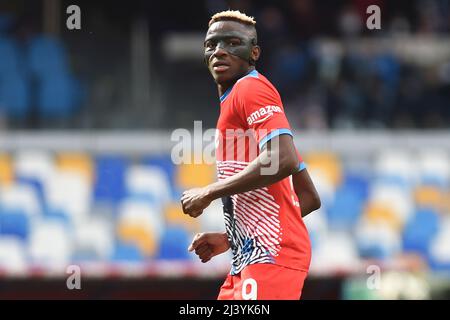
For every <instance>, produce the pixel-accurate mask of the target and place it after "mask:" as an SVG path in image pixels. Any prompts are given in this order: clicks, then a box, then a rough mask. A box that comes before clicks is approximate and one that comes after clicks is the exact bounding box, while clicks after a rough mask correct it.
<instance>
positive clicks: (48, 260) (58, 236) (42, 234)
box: [29, 219, 73, 272]
mask: <svg viewBox="0 0 450 320" xmlns="http://www.w3.org/2000/svg"><path fill="white" fill-rule="evenodd" d="M69 231H70V230H68V229H67V228H66V227H65V226H64V224H62V223H60V222H58V221H56V220H45V219H41V220H40V221H38V222H36V224H35V225H34V226H33V228H32V230H31V234H30V239H29V254H30V258H31V262H32V263H33V264H34V265H37V266H41V267H44V268H48V269H50V270H52V269H55V270H57V271H58V272H61V269H60V268H66V266H67V265H68V264H69V263H70V262H71V257H72V250H73V241H72V240H73V239H72V237H73V234H72V233H71V232H69ZM62 270H65V269H62Z"/></svg>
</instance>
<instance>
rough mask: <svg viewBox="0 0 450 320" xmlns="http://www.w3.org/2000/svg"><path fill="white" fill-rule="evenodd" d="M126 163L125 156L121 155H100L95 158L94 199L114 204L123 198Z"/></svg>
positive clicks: (124, 193)
mask: <svg viewBox="0 0 450 320" xmlns="http://www.w3.org/2000/svg"><path fill="white" fill-rule="evenodd" d="M127 165H128V163H127V160H126V158H125V157H122V156H115V155H102V156H99V157H98V158H97V159H96V169H95V174H96V177H95V185H94V199H95V201H99V202H108V203H112V204H116V203H118V202H120V200H121V199H123V198H124V196H125V195H126V190H125V170H126V169H127Z"/></svg>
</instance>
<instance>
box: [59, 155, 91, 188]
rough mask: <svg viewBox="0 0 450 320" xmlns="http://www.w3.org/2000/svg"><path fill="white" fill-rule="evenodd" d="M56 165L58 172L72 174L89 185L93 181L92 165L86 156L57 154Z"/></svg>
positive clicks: (88, 156)
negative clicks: (80, 177)
mask: <svg viewBox="0 0 450 320" xmlns="http://www.w3.org/2000/svg"><path fill="white" fill-rule="evenodd" d="M56 165H57V168H58V169H59V170H60V171H64V172H66V171H68V172H74V173H77V174H79V175H81V176H82V177H84V178H85V179H86V181H88V182H89V183H90V184H92V183H93V180H94V164H93V161H92V159H91V157H90V155H88V154H84V153H59V154H57V156H56Z"/></svg>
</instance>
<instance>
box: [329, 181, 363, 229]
mask: <svg viewBox="0 0 450 320" xmlns="http://www.w3.org/2000/svg"><path fill="white" fill-rule="evenodd" d="M363 202H364V198H363V197H362V196H361V194H359V193H358V192H357V191H355V189H354V188H353V187H349V186H344V187H341V188H339V189H338V190H337V191H336V196H335V198H334V202H333V203H332V205H331V206H330V207H329V208H328V210H327V217H328V223H329V225H330V227H331V228H333V229H341V230H342V229H344V230H348V229H350V228H352V227H353V226H354V225H355V223H356V222H357V221H358V219H359V217H360V215H361V213H362V206H363Z"/></svg>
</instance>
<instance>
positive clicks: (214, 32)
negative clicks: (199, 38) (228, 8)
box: [204, 21, 254, 84]
mask: <svg viewBox="0 0 450 320" xmlns="http://www.w3.org/2000/svg"><path fill="white" fill-rule="evenodd" d="M204 46H205V63H206V64H207V66H208V69H209V71H210V72H211V74H212V76H213V78H214V80H215V81H216V83H218V84H229V83H233V82H235V81H236V80H238V79H239V78H240V77H242V76H243V75H245V74H246V73H247V72H248V70H249V67H250V59H251V55H252V48H253V46H254V39H253V38H251V37H250V36H249V34H248V31H247V30H246V29H245V26H243V25H242V24H240V23H238V22H234V21H218V22H215V23H213V24H212V25H211V26H210V27H209V29H208V32H207V34H206V38H205V43H204Z"/></svg>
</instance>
